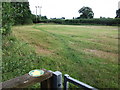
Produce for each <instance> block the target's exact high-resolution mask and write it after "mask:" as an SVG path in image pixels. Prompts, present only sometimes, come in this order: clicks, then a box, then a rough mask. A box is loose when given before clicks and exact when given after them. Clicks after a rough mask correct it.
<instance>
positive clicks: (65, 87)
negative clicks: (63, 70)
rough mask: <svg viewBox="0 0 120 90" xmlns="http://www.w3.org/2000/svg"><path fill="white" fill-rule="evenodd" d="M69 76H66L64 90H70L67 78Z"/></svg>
mask: <svg viewBox="0 0 120 90" xmlns="http://www.w3.org/2000/svg"><path fill="white" fill-rule="evenodd" d="M68 76H69V75H67V74H65V75H64V83H63V85H64V90H68V81H67V77H68Z"/></svg>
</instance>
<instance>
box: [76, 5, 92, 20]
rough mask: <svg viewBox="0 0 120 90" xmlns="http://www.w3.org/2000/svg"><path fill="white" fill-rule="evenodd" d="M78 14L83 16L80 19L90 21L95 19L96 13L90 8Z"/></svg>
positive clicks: (81, 10)
mask: <svg viewBox="0 0 120 90" xmlns="http://www.w3.org/2000/svg"><path fill="white" fill-rule="evenodd" d="M78 12H79V13H80V14H81V15H80V18H86V19H89V18H93V17H94V13H93V11H92V9H91V8H90V7H82V8H81V9H80V10H79V11H78Z"/></svg>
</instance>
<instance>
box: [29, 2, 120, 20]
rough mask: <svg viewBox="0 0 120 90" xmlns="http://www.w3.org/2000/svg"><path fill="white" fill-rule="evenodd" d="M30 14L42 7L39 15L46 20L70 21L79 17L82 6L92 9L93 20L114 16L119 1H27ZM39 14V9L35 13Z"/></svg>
mask: <svg viewBox="0 0 120 90" xmlns="http://www.w3.org/2000/svg"><path fill="white" fill-rule="evenodd" d="M28 1H29V4H30V9H31V11H32V13H34V14H35V13H36V8H35V6H42V8H41V15H42V16H47V17H48V18H55V17H56V18H61V17H65V18H67V19H72V18H73V17H79V13H78V10H79V9H80V8H82V7H83V6H88V7H90V8H92V10H93V12H94V18H99V17H100V16H102V17H111V18H114V17H115V16H116V10H117V9H118V2H119V1H120V0H28ZM37 13H38V14H40V9H39V11H37Z"/></svg>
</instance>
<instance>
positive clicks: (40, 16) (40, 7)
mask: <svg viewBox="0 0 120 90" xmlns="http://www.w3.org/2000/svg"><path fill="white" fill-rule="evenodd" d="M39 8H40V20H41V8H42V6H40V7H39Z"/></svg>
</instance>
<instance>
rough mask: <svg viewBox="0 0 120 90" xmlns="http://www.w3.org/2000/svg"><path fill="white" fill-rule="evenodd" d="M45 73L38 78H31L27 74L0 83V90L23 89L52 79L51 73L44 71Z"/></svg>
mask: <svg viewBox="0 0 120 90" xmlns="http://www.w3.org/2000/svg"><path fill="white" fill-rule="evenodd" d="M44 71H45V73H44V74H43V75H41V76H39V77H32V76H30V75H29V74H25V75H23V76H20V77H16V78H13V79H11V80H8V81H5V82H2V83H0V84H2V88H25V87H27V86H30V85H32V84H35V83H38V82H42V81H44V80H47V79H49V78H51V77H52V73H51V72H49V71H46V70H44Z"/></svg>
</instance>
